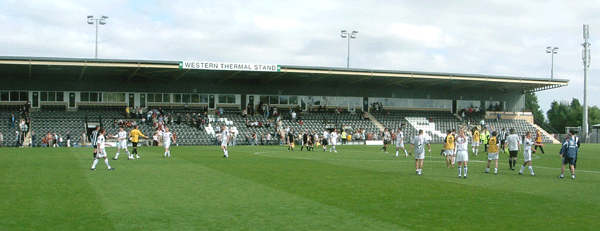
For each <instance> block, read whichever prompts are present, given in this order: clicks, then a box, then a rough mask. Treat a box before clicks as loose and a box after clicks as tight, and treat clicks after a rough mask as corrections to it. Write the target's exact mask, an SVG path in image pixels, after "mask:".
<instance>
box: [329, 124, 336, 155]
mask: <svg viewBox="0 0 600 231" xmlns="http://www.w3.org/2000/svg"><path fill="white" fill-rule="evenodd" d="M337 139H338V134H337V129H333V132H331V136H330V140H331V142H329V144H331V148H329V152H331V149H333V152H335V153H337V150H335V146H336V145H337Z"/></svg>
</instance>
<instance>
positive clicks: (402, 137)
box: [396, 132, 404, 140]
mask: <svg viewBox="0 0 600 231" xmlns="http://www.w3.org/2000/svg"><path fill="white" fill-rule="evenodd" d="M396 139H398V140H402V139H404V133H402V132H398V137H396Z"/></svg>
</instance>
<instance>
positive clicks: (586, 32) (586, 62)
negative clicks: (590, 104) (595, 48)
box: [581, 24, 591, 143]
mask: <svg viewBox="0 0 600 231" xmlns="http://www.w3.org/2000/svg"><path fill="white" fill-rule="evenodd" d="M589 38H590V27H589V25H586V24H584V25H583V39H585V42H584V43H583V44H581V45H582V46H583V54H582V59H583V136H584V137H583V138H584V139H585V142H586V143H587V142H588V139H587V137H588V108H587V71H588V68H589V67H590V61H591V54H590V45H591V44H590V43H589V42H588V39H589Z"/></svg>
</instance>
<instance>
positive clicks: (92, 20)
mask: <svg viewBox="0 0 600 231" xmlns="http://www.w3.org/2000/svg"><path fill="white" fill-rule="evenodd" d="M107 18H108V17H106V16H104V15H103V16H102V17H101V18H94V16H91V15H90V16H88V17H87V19H88V20H87V23H88V24H90V25H91V24H96V55H95V56H94V59H98V24H100V25H104V24H106V22H105V20H106V19H107Z"/></svg>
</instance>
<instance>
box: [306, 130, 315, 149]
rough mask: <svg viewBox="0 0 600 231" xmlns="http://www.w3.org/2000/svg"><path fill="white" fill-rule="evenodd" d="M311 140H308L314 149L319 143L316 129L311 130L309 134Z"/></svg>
mask: <svg viewBox="0 0 600 231" xmlns="http://www.w3.org/2000/svg"><path fill="white" fill-rule="evenodd" d="M308 138H309V140H308V142H309V143H310V149H309V150H312V151H314V150H315V143H317V137H316V133H315V131H310V135H309V137H308Z"/></svg>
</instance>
